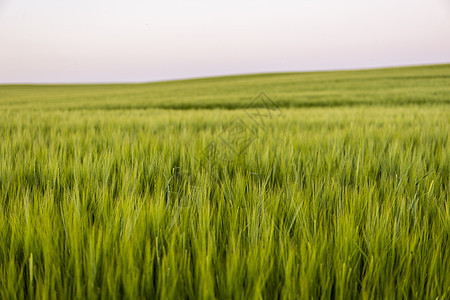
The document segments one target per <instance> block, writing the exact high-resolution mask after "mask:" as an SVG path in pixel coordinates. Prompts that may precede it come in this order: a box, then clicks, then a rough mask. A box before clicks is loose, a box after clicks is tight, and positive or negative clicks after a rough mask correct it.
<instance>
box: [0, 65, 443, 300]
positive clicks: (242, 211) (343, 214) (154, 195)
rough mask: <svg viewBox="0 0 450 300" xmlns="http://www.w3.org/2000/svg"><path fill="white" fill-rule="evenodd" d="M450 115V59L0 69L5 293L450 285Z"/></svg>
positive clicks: (392, 289)
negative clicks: (16, 75) (243, 69)
mask: <svg viewBox="0 0 450 300" xmlns="http://www.w3.org/2000/svg"><path fill="white" fill-rule="evenodd" d="M261 91H264V92H265V94H260V92H261ZM264 95H267V97H266V96H264ZM258 96H260V97H258ZM449 133H450V65H438V66H424V67H410V68H393V69H380V70H366V71H342V72H315V73H285V74H263V75H247V76H235V77H220V78H207V79H196V80H184V81H173V82H161V83H148V84H124V85H42V86H40V85H4V86H1V85H0V157H1V160H0V298H1V299H9V298H16V297H17V298H38V299H45V298H50V299H57V298H58V299H59V298H61V299H63V298H69V299H85V298H88V299H95V298H108V299H109V298H126V299H139V298H155V297H158V298H164V299H166V298H172V299H180V298H190V299H197V298H202V299H205V298H206V299H209V298H265V299H275V298H284V299H297V298H300V299H317V298H325V299H329V298H337V299H359V298H361V299H372V298H378V299H385V298H407V299H436V298H438V299H448V298H449V297H450V203H449V185H450V150H449V149H450V140H449V135H450V134H449Z"/></svg>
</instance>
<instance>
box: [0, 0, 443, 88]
mask: <svg viewBox="0 0 450 300" xmlns="http://www.w3.org/2000/svg"><path fill="white" fill-rule="evenodd" d="M434 63H450V0H421V1H419V0H378V1H375V0H371V1H366V0H359V1H357V0H334V1H331V0H297V1H294V0H277V1H273V0H272V1H266V0H250V1H245V0H228V1H216V0H209V1H207V0H191V1H186V0H184V1H181V0H179V1H176V0H159V1H153V0H151V1H144V0H127V1H119V0H39V1H36V0H0V83H62V82H67V83H72V82H73V83H77V82H92V83H94V82H146V81H157V80H168V79H180V78H192V77H205V76H216V75H232V74H248V73H261V72H284V71H308V70H335V69H358V68H372V67H385V66H401V65H417V64H434Z"/></svg>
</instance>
